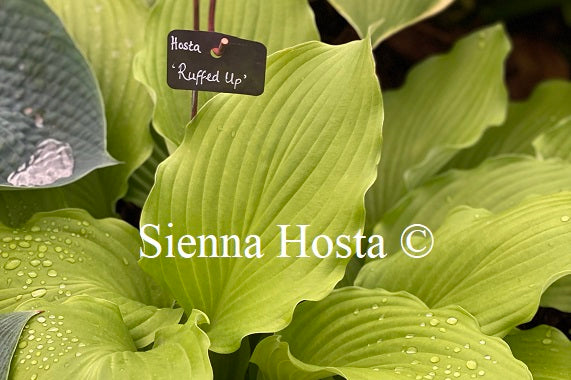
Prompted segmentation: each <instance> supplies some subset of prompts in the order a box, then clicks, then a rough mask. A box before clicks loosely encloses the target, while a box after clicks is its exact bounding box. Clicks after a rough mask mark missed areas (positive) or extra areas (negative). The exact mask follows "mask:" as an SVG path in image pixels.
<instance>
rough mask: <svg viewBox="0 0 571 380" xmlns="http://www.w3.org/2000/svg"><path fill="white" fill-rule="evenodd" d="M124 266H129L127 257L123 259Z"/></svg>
mask: <svg viewBox="0 0 571 380" xmlns="http://www.w3.org/2000/svg"><path fill="white" fill-rule="evenodd" d="M123 264H125V265H129V260H127V258H126V257H123Z"/></svg>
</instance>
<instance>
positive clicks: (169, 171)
mask: <svg viewBox="0 0 571 380" xmlns="http://www.w3.org/2000/svg"><path fill="white" fill-rule="evenodd" d="M381 125H382V101H381V93H380V90H379V85H378V82H377V80H376V76H375V68H374V62H373V57H372V52H371V46H370V43H369V41H368V40H363V41H357V42H353V43H350V44H347V45H342V46H328V45H325V44H321V43H318V42H312V43H307V44H303V45H299V46H297V47H295V48H291V49H286V50H284V51H281V52H278V53H276V54H274V55H272V56H271V57H270V59H269V68H268V83H267V88H266V92H265V93H264V95H262V96H260V97H245V96H240V95H227V94H222V95H218V96H216V97H215V98H214V99H213V100H212V101H210V102H209V103H208V104H207V105H206V106H205V107H204V108H203V110H202V111H201V112H199V114H198V116H197V118H195V119H194V121H193V122H192V123H191V124H190V126H189V128H188V129H187V135H186V137H185V140H184V142H183V144H182V145H181V146H180V147H179V148H178V150H177V151H176V152H175V153H174V154H173V155H172V156H171V157H169V158H168V159H167V160H166V161H165V162H163V163H162V164H161V165H160V166H159V170H158V173H157V180H156V183H155V186H154V188H153V190H152V191H151V195H150V197H149V199H148V200H147V203H146V204H145V208H144V210H143V216H142V224H143V225H145V224H154V225H160V228H161V235H160V238H159V237H157V233H156V231H154V230H153V229H152V228H147V229H146V233H147V234H148V235H149V236H151V237H152V238H153V239H156V240H157V241H158V242H159V243H160V244H161V245H162V247H163V251H164V253H163V254H162V256H161V257H158V258H155V259H148V260H143V261H142V262H141V264H142V265H143V267H144V268H145V269H146V270H147V271H149V272H150V273H151V274H152V275H153V276H154V277H155V278H156V279H159V280H161V281H162V282H163V283H165V285H166V286H167V287H168V288H169V289H170V291H171V292H172V293H173V295H174V296H175V298H176V299H177V301H178V302H179V303H180V304H181V305H183V306H184V307H185V309H186V310H187V311H188V310H192V309H195V308H196V309H199V310H202V311H204V312H205V313H206V314H207V315H208V317H209V319H210V320H211V325H210V327H209V330H208V334H209V336H210V338H211V340H212V349H213V350H214V351H216V352H230V351H234V350H236V349H237V348H238V347H239V345H240V340H241V338H242V337H244V336H245V335H247V334H250V333H254V332H273V331H277V330H279V329H281V328H283V327H284V326H285V325H286V324H287V322H288V321H289V319H290V318H291V314H292V313H293V309H294V307H295V305H296V304H297V303H298V302H299V301H300V300H303V299H320V298H323V297H324V296H325V295H326V294H328V292H329V291H331V289H332V288H333V287H334V285H335V283H336V282H338V281H339V280H340V279H341V278H342V277H343V272H344V268H345V265H346V264H347V261H348V259H337V258H336V257H335V255H334V254H333V255H331V256H329V257H328V258H326V259H318V258H316V257H315V256H313V255H312V256H309V255H308V256H309V257H307V258H301V259H300V258H296V257H294V256H297V255H298V254H299V252H300V246H299V245H296V244H295V243H291V244H288V247H289V251H288V252H281V245H280V243H281V242H280V239H279V238H278V237H279V236H280V228H279V227H278V225H292V226H291V227H290V229H288V232H287V236H285V237H287V238H288V239H293V238H294V237H296V236H299V234H300V230H299V228H298V227H297V226H296V225H302V224H307V225H310V227H309V228H308V230H307V242H308V243H307V250H308V251H310V250H311V241H312V239H313V238H314V237H315V236H317V235H320V234H325V235H328V236H332V237H333V239H335V237H336V236H337V235H340V234H347V235H354V234H356V233H357V232H358V231H359V230H361V229H362V227H363V220H364V207H363V196H364V194H365V191H366V190H367V189H368V188H369V186H370V185H371V184H372V182H373V181H374V178H375V175H376V164H377V163H378V160H379V156H380V145H381ZM181 211H182V212H181ZM171 222H172V225H173V226H172V228H171V226H169V223H171ZM167 234H169V235H170V234H172V235H174V236H175V238H174V239H178V238H180V237H182V236H183V235H186V234H189V235H192V236H200V235H209V234H212V235H214V236H217V237H220V236H223V235H232V234H235V235H237V236H238V237H239V238H240V239H241V242H242V244H241V248H242V250H244V248H245V245H246V244H248V245H251V244H252V240H249V241H248V240H247V237H248V236H249V235H257V236H259V237H260V241H261V243H260V245H261V251H262V253H263V254H264V256H263V258H251V259H249V258H245V257H242V258H218V259H217V258H200V257H194V258H192V259H188V258H182V257H177V258H168V257H165V256H166V253H167V252H166V248H167V246H168V240H167V239H166V235H167ZM151 242H152V241H151ZM152 243H154V242H152ZM322 243H323V240H322ZM155 244H156V243H155ZM175 244H176V243H175ZM221 246H222V243H221V241H220V240H217V246H216V248H217V250H218V252H221V249H222V248H221ZM320 247H321V249H323V247H322V246H320ZM175 249H176V248H175ZM334 250H335V248H334ZM253 251H254V252H255V250H253ZM302 251H304V250H302ZM202 252H203V253H204V255H207V256H210V249H209V248H208V246H207V247H206V249H203V250H202ZM304 252H305V251H304ZM322 252H324V251H322ZM145 253H146V254H147V255H149V256H154V255H156V253H157V251H156V249H155V248H154V247H153V246H152V245H151V244H149V243H147V244H145ZM282 253H288V254H289V256H290V258H289V259H288V258H284V257H278V255H280V254H282ZM230 254H231V255H233V254H234V251H232V252H231V253H230ZM175 255H177V254H176V252H175ZM197 255H198V253H197Z"/></svg>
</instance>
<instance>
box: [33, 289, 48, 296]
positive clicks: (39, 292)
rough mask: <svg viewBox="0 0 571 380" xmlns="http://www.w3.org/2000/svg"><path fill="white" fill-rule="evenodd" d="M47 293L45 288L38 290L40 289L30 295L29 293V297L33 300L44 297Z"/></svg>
mask: <svg viewBox="0 0 571 380" xmlns="http://www.w3.org/2000/svg"><path fill="white" fill-rule="evenodd" d="M47 292H48V291H47V290H46V289H45V288H40V289H36V290H34V291H33V292H32V293H30V295H31V296H32V297H33V298H40V297H43V296H45V295H46V293H47Z"/></svg>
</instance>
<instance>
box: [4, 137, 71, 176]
mask: <svg viewBox="0 0 571 380" xmlns="http://www.w3.org/2000/svg"><path fill="white" fill-rule="evenodd" d="M73 166H74V161H73V151H72V149H71V146H70V145H69V144H67V143H64V142H61V141H58V140H55V139H46V140H44V141H42V142H40V143H39V144H38V145H37V146H36V150H35V152H34V153H33V154H32V155H31V156H30V158H28V160H27V161H26V162H24V163H23V164H22V165H20V167H18V169H17V170H16V171H14V172H12V173H10V175H9V176H8V178H7V181H8V183H10V184H11V185H14V186H19V187H33V186H43V185H50V184H52V183H54V182H56V181H57V180H58V179H61V178H67V177H70V176H71V175H72V174H73Z"/></svg>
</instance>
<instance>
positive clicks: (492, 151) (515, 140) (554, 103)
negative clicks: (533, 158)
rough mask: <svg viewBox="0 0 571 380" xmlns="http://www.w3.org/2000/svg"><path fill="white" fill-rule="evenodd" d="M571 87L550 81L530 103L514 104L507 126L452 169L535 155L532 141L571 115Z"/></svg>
mask: <svg viewBox="0 0 571 380" xmlns="http://www.w3.org/2000/svg"><path fill="white" fill-rule="evenodd" d="M569 97H571V83H570V82H567V81H562V80H553V81H547V82H544V83H542V84H540V85H539V86H537V89H536V90H535V91H534V92H533V94H532V95H531V96H530V98H529V99H528V100H527V101H524V102H517V103H512V104H510V106H509V108H508V116H507V118H506V121H505V123H503V125H502V126H501V127H499V128H492V129H490V130H488V131H486V133H485V134H484V136H483V137H482V139H481V140H480V141H479V142H478V144H476V145H474V146H473V147H471V148H469V149H466V150H464V151H462V152H460V153H458V155H457V156H456V157H454V159H453V160H451V161H450V163H449V165H448V167H454V168H472V167H474V166H477V165H478V164H479V163H481V162H482V161H484V160H485V159H486V158H488V157H493V156H497V155H500V154H504V153H527V154H534V151H533V147H532V145H531V144H532V141H533V140H534V139H535V138H536V137H538V136H539V135H541V134H542V133H543V132H546V131H548V130H550V129H552V128H553V127H554V126H556V125H557V124H559V123H560V122H561V120H562V119H565V118H567V117H569V116H570V115H571V107H569V101H568V100H569Z"/></svg>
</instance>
